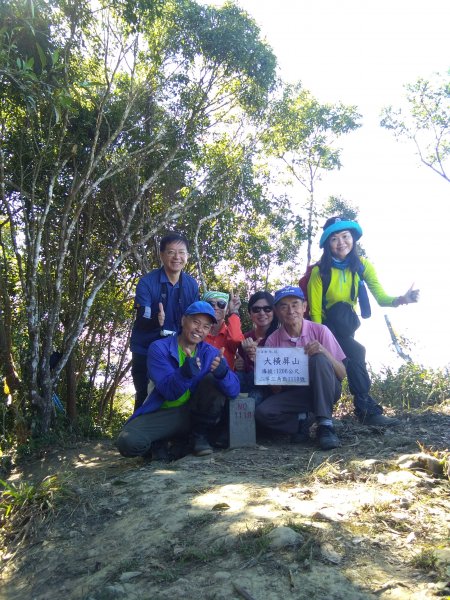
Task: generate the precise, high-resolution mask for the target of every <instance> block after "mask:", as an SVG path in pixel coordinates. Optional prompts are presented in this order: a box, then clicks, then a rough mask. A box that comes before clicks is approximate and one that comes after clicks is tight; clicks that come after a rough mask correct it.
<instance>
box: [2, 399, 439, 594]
mask: <svg viewBox="0 0 450 600" xmlns="http://www.w3.org/2000/svg"><path fill="white" fill-rule="evenodd" d="M337 427H338V431H339V436H340V438H341V439H342V442H343V446H342V448H339V449H338V451H333V452H332V453H325V452H320V451H318V450H317V449H316V448H315V446H314V445H313V444H311V445H310V446H293V445H291V444H289V443H288V441H287V438H284V437H279V438H277V439H272V440H270V439H265V438H264V439H259V440H258V445H257V446H256V447H255V448H245V449H234V450H228V451H218V452H215V453H214V454H213V455H211V456H208V457H202V458H196V457H194V456H186V457H185V458H183V459H181V460H179V461H177V462H175V463H171V464H169V465H166V464H161V463H151V462H150V463H145V462H143V461H142V460H141V459H134V460H129V459H124V458H121V457H120V456H118V454H117V452H116V451H115V449H114V447H113V445H112V444H111V443H110V442H106V441H105V442H101V443H98V442H93V443H84V444H80V445H74V446H72V447H70V448H64V449H58V450H51V451H48V452H46V453H44V454H43V455H42V456H41V457H40V458H39V459H38V460H36V459H35V460H34V461H28V462H23V463H21V464H20V465H18V466H17V467H16V469H15V470H14V471H13V473H12V474H11V476H10V478H9V483H10V485H14V486H19V485H20V483H21V482H22V483H27V482H31V481H32V482H38V481H41V480H43V479H44V478H45V477H49V476H56V478H55V480H54V481H55V482H56V481H58V482H63V481H64V484H63V490H64V492H65V495H64V500H63V504H61V503H60V502H59V501H58V502H57V500H58V498H57V497H56V496H55V503H54V507H52V510H48V511H46V512H45V511H42V515H40V516H39V515H34V517H35V518H34V519H33V518H32V517H31V516H30V518H29V519H28V520H26V522H24V523H22V524H21V526H20V527H17V528H16V529H14V530H13V529H9V530H8V527H7V526H5V532H4V544H3V545H4V548H3V550H4V551H3V557H2V588H3V592H2V593H1V597H2V598H6V599H8V600H19V599H20V600H23V599H28V598H29V599H33V600H53V599H55V600H56V599H60V598H64V599H73V600H78V599H80V600H81V599H83V600H109V599H112V598H123V599H130V600H134V599H136V600H147V599H148V600H150V599H155V600H159V599H161V600H163V599H168V600H169V599H170V600H179V599H180V600H181V599H191V598H195V599H196V600H197V599H198V600H200V599H208V600H228V599H239V598H244V599H246V600H290V599H296V600H297V599H302V598H308V599H319V598H320V599H327V600H328V599H329V600H338V599H345V600H363V599H369V598H373V599H375V598H382V599H383V598H384V599H396V600H397V599H398V600H400V599H404V600H406V599H408V600H410V599H413V600H419V599H427V598H436V597H440V598H443V597H444V598H445V597H447V598H450V588H449V582H450V551H449V543H448V542H449V524H450V513H449V494H448V493H449V481H448V476H447V472H446V468H447V463H446V462H445V457H446V456H447V454H448V448H449V445H450V439H449V432H450V409H449V406H447V407H446V406H441V407H440V408H439V409H434V410H428V411H426V412H422V413H413V412H410V413H405V414H403V415H402V421H401V426H400V427H398V428H396V429H395V430H385V431H382V430H374V429H371V428H368V427H364V426H362V425H359V424H357V423H356V422H355V421H354V420H353V418H351V417H350V416H344V417H343V418H342V419H341V420H340V421H339V422H338V426H337ZM421 451H422V452H423V454H424V455H425V458H424V456H423V455H422V456H420V452H421ZM411 454H413V455H414V457H411V456H409V457H405V455H411ZM426 457H429V459H427V458H426Z"/></svg>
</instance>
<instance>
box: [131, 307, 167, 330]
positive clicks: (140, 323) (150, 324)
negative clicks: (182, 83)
mask: <svg viewBox="0 0 450 600" xmlns="http://www.w3.org/2000/svg"><path fill="white" fill-rule="evenodd" d="M144 314H145V306H139V307H138V308H137V309H136V320H135V322H134V324H135V327H136V328H137V329H140V330H141V331H145V332H146V333H149V332H150V331H155V329H161V325H160V324H159V319H158V315H153V316H152V317H151V318H150V319H147V318H146V317H144Z"/></svg>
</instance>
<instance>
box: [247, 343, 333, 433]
mask: <svg viewBox="0 0 450 600" xmlns="http://www.w3.org/2000/svg"><path fill="white" fill-rule="evenodd" d="M340 395H341V382H340V381H339V379H338V378H337V377H336V375H335V373H334V369H333V366H332V364H331V362H330V361H329V360H328V359H327V358H326V357H325V356H324V355H323V354H315V355H314V356H311V357H310V358H309V385H308V386H292V387H288V388H286V389H284V390H283V391H282V392H280V393H278V394H274V395H272V396H269V397H268V398H266V399H265V400H264V401H263V402H261V404H259V405H258V406H257V407H256V409H255V418H256V421H257V422H258V423H259V424H260V425H262V426H264V427H268V428H269V429H274V430H275V431H280V432H282V433H289V434H293V433H296V432H297V431H298V414H299V413H304V412H308V413H313V414H314V415H315V416H316V417H323V418H326V419H331V416H332V413H333V406H334V404H335V403H336V402H337V401H338V400H339V398H340Z"/></svg>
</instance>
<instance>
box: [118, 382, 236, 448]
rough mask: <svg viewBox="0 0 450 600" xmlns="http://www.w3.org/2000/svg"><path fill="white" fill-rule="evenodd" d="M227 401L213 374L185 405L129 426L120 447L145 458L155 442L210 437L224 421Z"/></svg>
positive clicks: (137, 419)
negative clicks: (224, 408) (188, 435)
mask: <svg viewBox="0 0 450 600" xmlns="http://www.w3.org/2000/svg"><path fill="white" fill-rule="evenodd" d="M225 402H226V397H225V395H224V394H223V393H222V392H221V391H220V390H219V389H218V388H217V386H216V380H215V378H214V376H213V375H212V374H209V375H207V376H206V377H205V378H204V379H202V381H201V382H200V383H199V385H198V386H197V388H196V390H195V392H194V393H193V394H192V397H191V398H190V399H189V401H188V402H187V403H186V404H184V405H183V406H177V407H174V408H162V409H160V410H157V411H155V412H152V413H147V414H144V415H139V416H138V417H136V418H135V419H132V420H131V421H128V422H127V423H125V425H124V427H123V429H122V431H121V432H120V434H119V436H118V438H117V440H116V446H117V448H118V449H119V452H120V454H122V456H128V457H132V456H144V455H146V454H148V453H149V451H150V450H151V445H152V442H156V441H158V440H168V439H173V438H176V437H178V436H181V435H184V434H186V433H188V432H189V431H192V433H194V434H195V433H200V434H202V435H206V434H207V433H208V431H209V430H210V429H212V428H213V427H214V426H215V425H216V424H217V423H218V422H219V421H220V419H221V417H222V413H223V407H224V405H225Z"/></svg>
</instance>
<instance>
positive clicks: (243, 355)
mask: <svg viewBox="0 0 450 600" xmlns="http://www.w3.org/2000/svg"><path fill="white" fill-rule="evenodd" d="M273 309H274V300H273V296H272V294H270V293H269V292H256V293H255V294H253V295H252V296H250V299H249V301H248V312H249V315H250V318H251V320H252V323H253V328H252V329H251V330H250V331H247V332H246V333H244V338H245V339H244V340H243V341H242V342H241V344H240V346H239V357H238V359H237V361H236V372H237V375H238V377H239V380H240V382H241V392H247V393H248V394H249V395H250V396H253V397H254V398H255V403H256V404H259V403H260V402H262V401H263V399H264V398H265V393H264V392H265V390H264V388H261V386H258V387H256V386H255V383H254V369H255V364H254V361H255V356H256V348H257V347H258V346H264V344H265V341H266V339H267V338H268V336H269V335H270V334H271V333H273V332H274V331H275V330H276V329H277V328H278V320H277V318H276V316H275V313H274V310H273Z"/></svg>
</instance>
